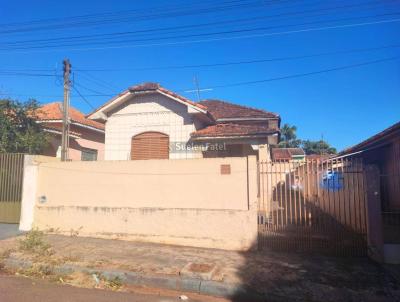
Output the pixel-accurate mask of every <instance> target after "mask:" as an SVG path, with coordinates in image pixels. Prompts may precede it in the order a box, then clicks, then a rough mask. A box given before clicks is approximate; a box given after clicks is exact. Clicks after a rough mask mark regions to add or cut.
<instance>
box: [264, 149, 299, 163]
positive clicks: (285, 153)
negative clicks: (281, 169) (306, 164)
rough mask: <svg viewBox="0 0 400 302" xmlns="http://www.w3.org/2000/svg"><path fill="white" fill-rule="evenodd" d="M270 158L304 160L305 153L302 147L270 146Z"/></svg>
mask: <svg viewBox="0 0 400 302" xmlns="http://www.w3.org/2000/svg"><path fill="white" fill-rule="evenodd" d="M271 158H272V160H273V161H293V160H304V159H305V158H306V153H305V152H304V150H303V149H302V148H272V149H271Z"/></svg>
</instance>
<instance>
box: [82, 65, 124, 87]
mask: <svg viewBox="0 0 400 302" xmlns="http://www.w3.org/2000/svg"><path fill="white" fill-rule="evenodd" d="M79 75H81V76H83V77H84V78H85V79H86V80H87V81H89V82H91V83H94V84H96V85H97V86H99V87H102V88H106V89H111V90H114V89H116V88H117V87H116V86H115V85H113V84H111V83H108V82H106V81H104V80H102V79H100V78H98V77H95V76H93V75H92V74H90V73H89V72H87V71H84V70H81V73H79Z"/></svg>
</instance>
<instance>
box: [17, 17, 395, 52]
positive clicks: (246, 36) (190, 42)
mask: <svg viewBox="0 0 400 302" xmlns="http://www.w3.org/2000/svg"><path fill="white" fill-rule="evenodd" d="M399 21H400V19H388V20H380V21H372V22H362V23H351V24H342V25H333V26H324V27H314V28H306V29H298V30H289V31H281V32H272V33H260V34H252V35H244V36H233V37H218V38H209V39H199V40H185V41H173V42H161V43H148V44H133V45H118V46H103V47H87V48H70V49H68V50H69V51H88V50H101V49H121V48H136V47H150V46H172V45H182V44H192V43H203V42H216V41H226V40H237V39H249V38H261V37H268V36H278V35H288V34H295V33H305V32H313V31H321V30H329V29H344V28H351V27H360V26H367V25H376V24H388V23H395V22H399ZM54 50H57V49H53V50H52V51H54ZM59 50H62V49H59ZM39 51H40V50H39ZM42 51H43V50H42ZM45 51H46V50H45ZM19 53H27V52H21V51H19Z"/></svg>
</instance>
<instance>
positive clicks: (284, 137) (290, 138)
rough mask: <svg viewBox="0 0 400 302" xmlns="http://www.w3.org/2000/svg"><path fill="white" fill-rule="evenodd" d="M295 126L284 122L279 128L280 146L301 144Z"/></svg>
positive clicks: (287, 146)
mask: <svg viewBox="0 0 400 302" xmlns="http://www.w3.org/2000/svg"><path fill="white" fill-rule="evenodd" d="M296 131H297V127H296V126H290V125H289V124H284V125H283V127H282V128H281V141H280V142H279V147H280V148H297V147H300V145H301V140H300V139H297V134H296Z"/></svg>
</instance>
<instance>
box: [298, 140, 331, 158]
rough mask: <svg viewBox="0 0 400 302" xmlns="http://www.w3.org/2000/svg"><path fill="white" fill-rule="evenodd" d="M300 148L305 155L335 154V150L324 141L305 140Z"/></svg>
mask: <svg viewBox="0 0 400 302" xmlns="http://www.w3.org/2000/svg"><path fill="white" fill-rule="evenodd" d="M302 148H303V149H304V152H305V153H306V154H318V155H326V154H335V153H336V148H334V147H331V146H330V145H329V144H328V143H327V142H326V141H323V140H319V141H310V140H305V141H303V142H302Z"/></svg>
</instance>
